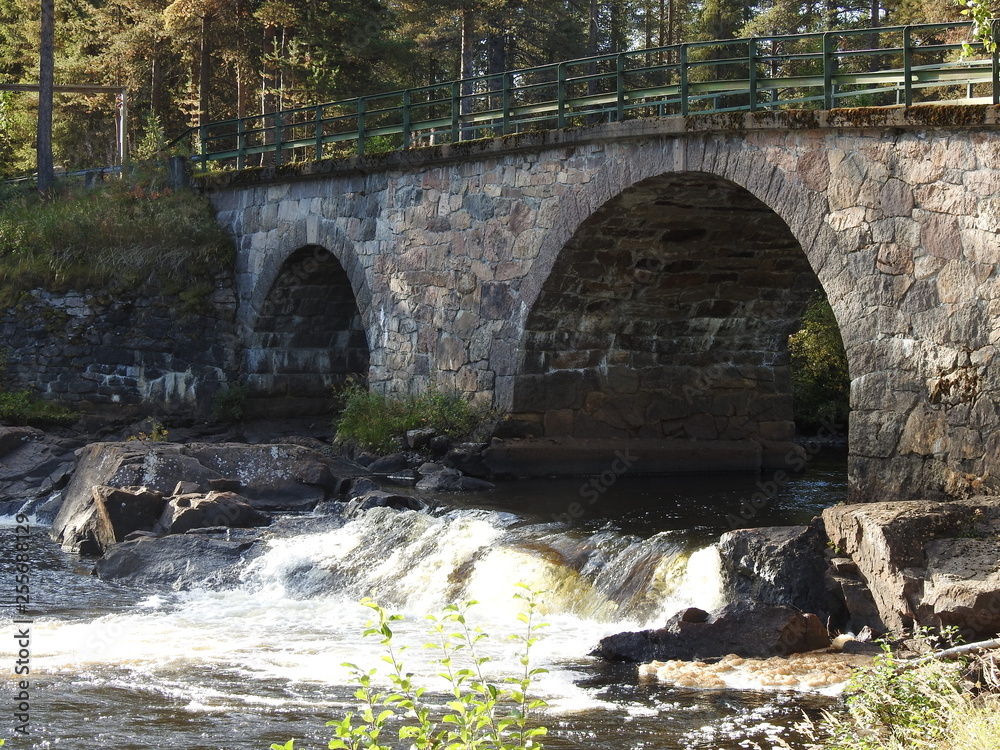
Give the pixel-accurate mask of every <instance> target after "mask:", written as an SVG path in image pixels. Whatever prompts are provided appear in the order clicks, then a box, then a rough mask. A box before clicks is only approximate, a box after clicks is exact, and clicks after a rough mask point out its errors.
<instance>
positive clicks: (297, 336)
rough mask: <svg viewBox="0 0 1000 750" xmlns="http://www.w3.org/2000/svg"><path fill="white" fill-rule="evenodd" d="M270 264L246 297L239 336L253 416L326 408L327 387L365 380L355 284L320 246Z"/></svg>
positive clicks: (366, 360)
mask: <svg viewBox="0 0 1000 750" xmlns="http://www.w3.org/2000/svg"><path fill="white" fill-rule="evenodd" d="M282 256H283V259H282V260H281V262H280V264H279V263H277V262H276V258H281V257H282ZM348 257H352V256H348ZM270 261H271V264H272V265H273V268H271V269H269V273H267V274H262V275H261V279H260V280H261V284H260V285H259V286H258V287H257V290H255V291H256V294H255V295H254V296H253V297H252V298H251V303H252V316H250V317H249V319H248V321H247V322H248V325H247V330H246V332H245V346H244V357H243V362H244V365H243V370H244V378H245V380H246V383H247V385H248V386H249V389H250V396H251V398H252V403H253V404H254V405H255V409H254V410H255V411H258V412H261V411H263V412H268V413H276V414H282V415H287V414H294V413H298V414H316V413H322V412H323V411H325V410H326V409H328V408H329V407H330V405H331V395H332V394H331V391H330V389H331V387H332V386H335V385H338V384H340V383H343V382H344V381H345V380H347V379H348V378H349V377H352V376H353V377H360V378H366V377H367V376H368V371H369V367H370V360H371V346H370V343H369V337H368V334H367V332H366V326H365V325H364V321H363V315H362V308H361V307H360V305H359V300H358V297H357V292H356V289H355V285H354V283H353V282H352V279H351V277H350V276H349V274H348V272H347V269H346V268H345V267H344V266H343V265H342V264H341V262H340V261H339V260H338V259H337V257H335V256H334V254H333V253H331V252H329V251H328V250H327V249H326V248H324V247H322V246H320V245H315V244H306V245H303V246H301V247H299V248H298V249H296V250H294V251H292V252H290V253H285V254H281V255H274V256H271V258H270ZM268 283H269V285H268V286H265V284H268Z"/></svg>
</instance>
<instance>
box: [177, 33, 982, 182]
mask: <svg viewBox="0 0 1000 750" xmlns="http://www.w3.org/2000/svg"><path fill="white" fill-rule="evenodd" d="M971 29H972V24H971V22H967V21H966V22H954V23H937V24H921V25H912V26H891V27H882V28H876V29H855V30H844V31H828V32H822V33H812V34H795V35H784V36H772V37H763V38H751V39H725V40H718V41H706V42H689V43H686V44H676V45H671V46H667V47H658V48H654V49H643V50H636V51H632V52H621V53H616V54H605V55H597V56H595V57H588V58H582V59H578V60H569V61H565V62H560V63H554V64H551V65H542V66H538V67H534V68H525V69H521V70H512V71H507V72H504V73H500V74H496V75H487V76H477V77H475V78H469V79H464V80H458V81H450V82H447V83H440V84H434V85H431V86H422V87H418V88H412V89H406V90H403V91H393V92H389V93H385V94H377V95H374V96H365V97H358V98H354V99H347V100H343V101H337V102H327V103H324V104H317V105H312V106H308V107H299V108H295V109H287V110H283V111H280V112H271V113H268V114H264V115H255V116H251V117H245V118H241V119H233V120H225V121H222V122H212V123H208V124H206V125H203V126H201V127H198V128H192V129H191V130H189V131H188V132H187V133H185V134H184V135H183V136H181V138H179V139H177V140H178V141H180V140H182V139H190V140H191V142H192V145H193V152H194V153H195V156H194V159H195V161H197V162H200V163H201V165H202V166H207V165H208V163H209V162H217V163H219V164H221V165H224V166H232V167H237V168H240V169H242V168H244V167H248V166H257V165H280V164H282V163H285V162H288V161H302V160H313V159H317V160H318V159H322V158H325V157H333V156H350V155H363V154H371V153H380V152H386V151H392V150H399V149H410V148H414V147H417V146H427V145H438V144H444V143H456V142H458V141H464V140H471V139H476V138H484V137H494V136H501V135H511V134H517V133H523V132H529V131H533V130H544V129H551V128H565V127H573V126H579V125H588V124H596V123H601V122H616V121H621V120H625V119H629V118H636V117H651V116H665V115H688V114H693V113H712V112H736V111H751V112H752V111H755V110H761V109H779V108H783V109H789V108H794V109H809V108H815V109H819V108H822V109H832V108H834V107H837V106H887V105H893V104H905V105H907V106H909V105H911V104H914V103H917V102H923V101H948V100H962V101H970V100H971V101H982V102H992V103H993V104H1000V62H998V54H997V52H993V53H992V54H989V53H987V52H986V50H985V48H984V45H983V44H982V43H981V42H978V41H975V40H973V39H971ZM993 40H994V41H995V42H1000V22H997V21H994V22H993ZM969 48H971V49H972V50H973V52H974V53H975V55H976V56H975V57H974V58H971V59H970V58H966V57H964V56H963V55H962V52H963V49H966V50H967V49H969Z"/></svg>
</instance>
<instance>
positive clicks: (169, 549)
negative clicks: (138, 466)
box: [94, 534, 255, 589]
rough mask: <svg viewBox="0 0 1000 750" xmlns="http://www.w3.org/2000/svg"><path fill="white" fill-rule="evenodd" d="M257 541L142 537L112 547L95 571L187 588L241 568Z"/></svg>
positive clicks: (110, 577)
mask: <svg viewBox="0 0 1000 750" xmlns="http://www.w3.org/2000/svg"><path fill="white" fill-rule="evenodd" d="M254 542H255V539H254V538H252V537H251V538H246V539H241V540H237V541H231V540H227V539H216V538H212V537H211V536H207V535H199V534H178V535H171V536H165V537H159V538H152V537H141V538H139V539H133V540H131V541H128V542H123V543H121V544H115V545H114V546H112V547H110V548H109V549H108V551H107V553H106V554H105V556H104V557H103V558H102V559H100V560H98V561H97V565H96V566H95V568H94V573H95V574H96V575H97V577H98V578H100V579H101V580H103V581H115V582H117V583H122V584H127V585H130V586H153V587H169V588H172V589H185V588H190V587H191V586H192V585H194V584H197V583H202V582H204V581H206V580H209V579H216V580H219V579H222V578H225V575H226V573H233V572H235V571H236V570H238V569H239V568H240V567H241V564H242V562H243V561H244V560H245V559H247V558H248V557H249V556H250V554H251V550H252V549H253V547H254Z"/></svg>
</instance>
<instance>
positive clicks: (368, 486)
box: [346, 477, 380, 500]
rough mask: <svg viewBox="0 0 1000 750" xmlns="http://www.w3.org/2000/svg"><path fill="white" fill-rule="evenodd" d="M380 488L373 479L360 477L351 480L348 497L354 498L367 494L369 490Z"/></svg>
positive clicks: (349, 498)
mask: <svg viewBox="0 0 1000 750" xmlns="http://www.w3.org/2000/svg"><path fill="white" fill-rule="evenodd" d="M379 489H380V488H379V486H378V485H377V484H375V482H373V481H372V480H370V479H366V478H365V477H358V478H356V479H354V480H352V481H351V486H350V488H349V489H348V490H347V493H346V494H347V499H348V500H354V499H355V498H358V497H361V496H362V495H367V494H368V493H369V492H376V491H378V490H379Z"/></svg>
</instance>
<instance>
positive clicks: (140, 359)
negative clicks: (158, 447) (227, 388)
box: [0, 279, 238, 416]
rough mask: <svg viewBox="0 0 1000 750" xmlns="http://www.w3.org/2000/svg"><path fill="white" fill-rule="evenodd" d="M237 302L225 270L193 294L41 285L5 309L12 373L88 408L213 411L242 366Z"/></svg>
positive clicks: (0, 330) (3, 336) (1, 326)
mask: <svg viewBox="0 0 1000 750" xmlns="http://www.w3.org/2000/svg"><path fill="white" fill-rule="evenodd" d="M235 311H236V298H235V295H234V294H233V289H232V283H231V281H227V280H222V279H220V280H218V281H217V282H216V285H215V289H214V291H213V292H212V293H211V294H210V295H209V297H208V299H202V300H197V301H192V300H188V301H186V302H185V301H184V300H181V299H179V298H176V297H173V298H171V297H162V296H161V297H143V296H135V297H127V296H124V295H121V294H117V295H114V296H112V295H110V294H100V293H98V294H82V293H79V292H67V293H65V294H52V293H48V292H44V291H40V290H36V291H34V292H32V293H31V294H30V295H28V296H27V297H26V298H25V299H23V300H22V301H21V302H20V303H19V304H18V305H17V306H16V307H14V308H13V309H8V310H5V311H2V312H0V340H2V342H3V347H4V350H5V352H6V355H7V367H6V373H5V381H6V382H7V384H8V385H9V386H10V387H29V388H30V389H31V390H32V391H33V392H34V393H35V394H37V395H39V396H41V397H43V398H46V399H51V400H54V401H58V402H60V403H63V404H66V405H67V406H70V407H73V408H80V409H84V410H87V411H98V412H100V411H101V410H105V409H114V410H115V411H116V412H117V413H125V414H128V413H134V414H135V415H137V416H147V415H151V414H183V415H186V416H194V415H198V414H206V413H207V412H208V411H209V410H210V408H211V401H212V396H213V395H214V393H215V392H216V391H217V390H218V389H219V388H221V387H222V386H224V385H225V384H226V383H227V382H231V379H232V378H234V377H235V376H237V373H238V368H237V364H238V362H237V359H236V345H237V339H236V336H235V325H234V320H235Z"/></svg>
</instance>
